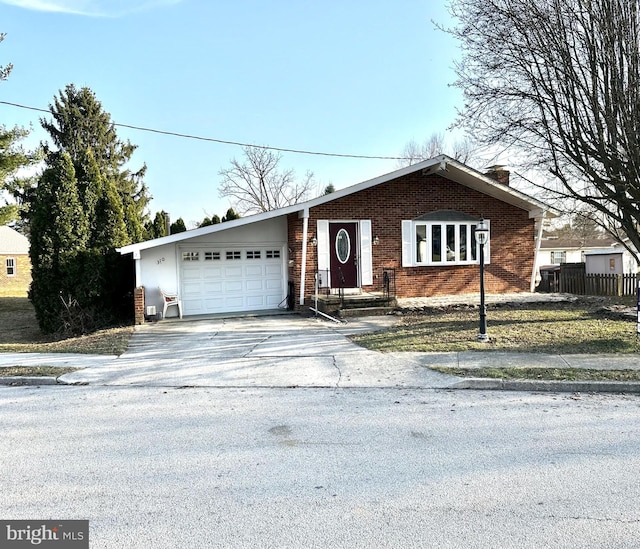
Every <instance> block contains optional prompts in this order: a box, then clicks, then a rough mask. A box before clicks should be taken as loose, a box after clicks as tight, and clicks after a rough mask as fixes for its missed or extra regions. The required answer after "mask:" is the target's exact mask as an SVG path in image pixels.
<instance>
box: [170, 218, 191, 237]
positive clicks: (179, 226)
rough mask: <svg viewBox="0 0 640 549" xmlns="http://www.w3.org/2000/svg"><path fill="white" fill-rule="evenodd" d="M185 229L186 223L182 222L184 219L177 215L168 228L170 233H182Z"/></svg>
mask: <svg viewBox="0 0 640 549" xmlns="http://www.w3.org/2000/svg"><path fill="white" fill-rule="evenodd" d="M186 230H187V227H186V225H185V224H184V219H182V218H181V217H179V218H178V219H176V221H175V223H171V227H170V229H169V233H170V234H178V233H183V232H185V231H186Z"/></svg>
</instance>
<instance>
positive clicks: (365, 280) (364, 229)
mask: <svg viewBox="0 0 640 549" xmlns="http://www.w3.org/2000/svg"><path fill="white" fill-rule="evenodd" d="M360 274H361V276H362V282H361V283H362V285H363V286H371V285H372V284H373V250H372V249H371V220H369V219H361V220H360Z"/></svg>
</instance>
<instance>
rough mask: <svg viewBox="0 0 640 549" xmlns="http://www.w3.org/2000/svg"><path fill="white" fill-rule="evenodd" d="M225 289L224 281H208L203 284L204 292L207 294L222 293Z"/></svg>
mask: <svg viewBox="0 0 640 549" xmlns="http://www.w3.org/2000/svg"><path fill="white" fill-rule="evenodd" d="M223 290H224V288H223V285H222V281H220V280H216V281H206V280H205V282H204V283H203V284H202V292H204V293H205V294H207V295H209V294H220V293H222V292H223Z"/></svg>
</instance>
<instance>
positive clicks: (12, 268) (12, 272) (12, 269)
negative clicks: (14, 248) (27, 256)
mask: <svg viewBox="0 0 640 549" xmlns="http://www.w3.org/2000/svg"><path fill="white" fill-rule="evenodd" d="M7 276H16V260H15V259H14V258H13V257H7Z"/></svg>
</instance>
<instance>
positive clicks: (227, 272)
mask: <svg viewBox="0 0 640 549" xmlns="http://www.w3.org/2000/svg"><path fill="white" fill-rule="evenodd" d="M224 276H228V277H236V278H240V277H241V276H242V267H225V268H224Z"/></svg>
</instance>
